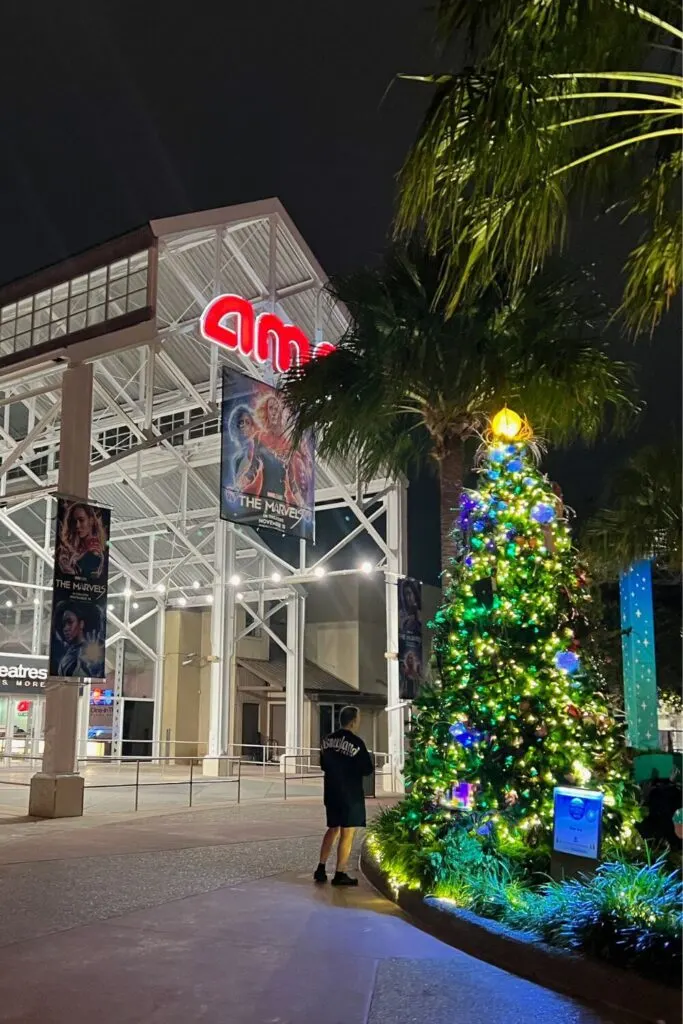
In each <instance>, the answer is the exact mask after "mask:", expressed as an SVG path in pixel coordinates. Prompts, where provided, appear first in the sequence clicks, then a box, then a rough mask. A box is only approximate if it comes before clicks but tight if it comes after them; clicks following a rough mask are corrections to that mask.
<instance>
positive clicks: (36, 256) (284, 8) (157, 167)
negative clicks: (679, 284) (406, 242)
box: [0, 0, 681, 578]
mask: <svg viewBox="0 0 683 1024" xmlns="http://www.w3.org/2000/svg"><path fill="white" fill-rule="evenodd" d="M427 7H428V4H427V3H425V0H346V2H344V3H341V4H331V3H320V2H317V3H316V2H314V0H308V2H304V0H287V2H284V3H283V2H282V0H280V2H274V0H261V2H259V3H253V4H248V5H240V6H239V7H238V5H236V4H234V3H224V4H222V5H221V4H208V3H206V2H205V0H198V2H195V3H193V4H187V3H182V4H179V3H172V2H170V3H169V2H165V3H162V2H160V0H144V2H142V3H141V2H140V0H117V2H116V3H113V2H111V0H98V2H97V3H95V4H93V3H92V2H91V0H70V3H68V4H61V5H48V4H46V3H45V2H44V0H33V2H31V0H29V2H24V3H17V4H10V5H7V9H6V10H5V11H3V38H4V40H5V42H6V46H7V48H6V50H5V53H4V55H3V61H2V63H1V64H0V86H1V94H2V96H3V97H4V100H3V104H2V111H1V112H0V125H1V127H2V135H1V137H2V159H1V160H0V224H1V225H2V246H0V281H2V282H4V281H8V280H11V279H13V278H16V277H20V276H23V275H24V274H27V273H29V272H31V271H33V270H36V269H38V268H39V267H41V266H45V265H47V264H50V263H54V262H57V261H59V260H61V259H63V258H64V257H66V256H68V255H70V254H73V253H74V252H78V251H80V250H82V249H85V248H87V247H89V246H91V245H95V244H97V243H100V242H103V241H105V240H107V239H108V238H111V237H114V236H116V235H119V234H122V233H124V232H126V231H128V230H130V229H132V228H134V227H137V226H138V225H140V224H143V223H145V222H146V221H148V220H150V219H152V218H155V217H163V216H169V215H172V214H180V213H185V212H188V211H191V210H199V209H206V208H210V207H216V206H227V205H231V204H233V203H240V202H246V201H250V200H255V199H260V198H264V197H267V196H278V197H279V198H280V199H281V200H282V202H283V203H284V205H285V207H286V209H287V210H288V211H289V213H290V214H291V215H292V217H293V218H294V220H295V222H296V223H297V226H298V227H299V229H300V230H301V232H302V234H303V236H304V238H305V239H306V240H307V242H308V244H309V245H310V247H311V249H312V250H313V251H314V252H315V254H316V255H317V257H318V258H319V260H320V262H321V263H322V265H323V267H324V268H325V269H326V271H327V272H328V273H334V272H337V271H343V270H349V269H351V268H353V267H355V266H357V265H359V264H362V263H364V262H368V261H375V260H376V259H377V258H378V255H379V253H380V252H381V250H382V247H383V245H384V243H385V240H386V237H387V232H388V229H389V224H390V219H391V214H392V207H393V201H394V176H395V174H396V171H397V170H398V167H399V165H400V163H401V160H402V158H403V156H404V154H405V151H406V149H407V147H408V145H409V144H410V141H411V139H412V137H413V135H414V132H415V129H416V127H417V124H418V122H419V118H420V113H421V110H422V108H423V103H424V101H425V99H426V96H427V94H426V92H425V91H423V90H422V89H421V88H420V87H418V86H416V85H411V84H409V83H401V82H399V83H396V84H394V85H393V86H392V88H391V89H389V92H388V94H387V95H386V96H385V92H386V90H387V87H388V86H389V85H390V83H391V82H392V79H393V77H394V75H395V74H396V73H398V72H421V71H429V70H433V69H436V68H438V67H439V66H440V65H439V63H438V61H437V60H436V58H434V56H433V49H432V21H431V17H430V14H429V12H428V10H427ZM629 240H630V236H627V235H625V234H624V230H623V229H620V228H619V226H618V224H616V222H615V223H612V224H609V225H607V226H606V225H604V224H602V225H595V224H594V223H593V222H592V220H591V218H588V217H583V218H581V219H580V220H579V219H577V222H576V224H575V229H574V239H573V243H572V250H573V255H574V258H575V259H576V258H577V256H578V258H580V259H587V258H588V259H590V260H591V261H595V262H596V264H597V268H596V269H597V273H598V279H599V283H600V286H601V287H602V289H603V290H604V292H605V294H606V297H607V299H608V300H609V301H612V302H614V301H616V300H617V299H618V295H619V290H618V288H619V285H618V267H619V264H620V262H621V260H622V258H623V256H624V254H625V251H626V248H625V246H626V243H627V241H629ZM618 333H619V332H618V329H617V328H615V329H614V334H615V337H618ZM680 335H681V322H680V307H679V309H678V310H677V312H676V313H675V314H674V315H671V316H669V317H668V318H667V320H666V322H665V324H663V325H662V327H661V328H660V329H659V331H658V332H657V335H656V337H655V338H654V339H653V341H651V342H647V341H646V342H640V343H639V344H638V346H636V347H633V346H632V344H631V343H630V342H627V341H623V340H622V341H621V342H620V345H619V348H620V353H619V354H620V355H621V356H622V357H627V358H630V359H634V360H637V361H638V362H639V363H640V364H641V369H640V371H639V380H640V384H641V389H642V393H643V397H644V398H645V399H646V401H647V402H648V411H647V413H646V414H645V416H644V417H643V418H642V422H641V425H640V428H639V431H638V434H636V435H631V436H629V438H628V440H625V441H622V442H619V443H611V444H609V445H604V446H601V447H600V448H599V449H598V450H594V451H586V450H583V449H576V450H573V451H570V452H567V453H554V454H553V455H552V456H551V457H550V458H549V459H548V461H547V463H546V465H547V467H548V469H549V471H550V472H551V474H552V476H553V477H554V478H555V479H557V480H558V481H559V482H560V483H561V484H562V486H563V487H564V490H565V495H566V498H567V500H568V502H569V504H571V505H574V506H575V507H576V508H577V510H578V511H579V513H582V514H585V512H586V511H588V510H589V509H590V508H591V507H593V506H594V505H595V502H596V501H597V500H598V498H599V494H600V491H601V489H602V487H603V484H604V480H605V475H606V473H607V472H608V471H609V468H610V466H612V465H614V463H615V461H618V460H619V459H620V458H621V457H622V456H625V455H627V454H628V452H629V451H631V450H633V448H634V447H636V446H637V445H638V443H641V442H642V441H648V442H649V441H657V440H663V439H665V438H666V437H668V436H671V437H673V436H674V435H675V436H679V435H680V380H681V356H680ZM412 490H413V494H412V495H411V518H412V524H413V525H418V527H419V528H418V530H417V531H415V530H413V531H411V532H412V533H413V534H414V535H415V534H417V533H419V534H420V536H421V537H425V536H428V535H431V536H432V541H434V540H436V536H437V533H438V528H437V525H436V519H435V509H434V494H435V487H434V486H433V484H430V483H426V484H420V485H418V487H415V488H413V489H412ZM432 521H433V528H432ZM425 526H426V527H427V528H426V529H425V528H424V527H425ZM437 544H438V542H437ZM411 555H412V558H411V562H412V563H413V564H412V565H411V569H412V571H413V572H415V573H416V574H417V575H420V576H424V577H425V578H432V577H434V575H435V573H436V571H437V566H438V546H437V547H435V546H434V543H433V542H432V543H431V545H430V544H429V542H428V541H427V542H423V541H422V540H421V541H420V542H419V543H417V544H413V548H412V552H411Z"/></svg>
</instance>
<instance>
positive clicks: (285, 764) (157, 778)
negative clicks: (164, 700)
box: [0, 744, 390, 811]
mask: <svg viewBox="0 0 683 1024" xmlns="http://www.w3.org/2000/svg"><path fill="white" fill-rule="evenodd" d="M246 746H248V745H240V747H246ZM251 746H252V747H254V746H256V745H254V744H252V745H251ZM258 746H259V749H260V748H261V746H262V745H258ZM319 754H320V752H319V750H318V748H303V749H301V750H299V751H297V752H296V753H291V754H284V753H283V754H281V755H280V756H279V757H278V759H277V761H272V762H265V761H264V760H261V762H255V761H253V760H252V759H248V760H246V761H245V758H244V754H243V753H241V754H230V755H227V754H224V755H222V756H218V757H210V758H204V757H189V756H187V755H186V756H185V757H178V756H177V755H176V756H172V757H144V758H141V757H134V756H123V755H121V756H118V755H107V756H104V755H100V756H89V757H81V758H78V760H77V763H76V770H77V771H78V770H81V771H83V772H84V788H85V790H86V793H87V792H90V791H94V790H98V791H102V792H106V791H108V790H126V789H127V790H131V791H132V793H133V809H134V810H135V811H138V810H139V809H140V799H141V792H142V791H144V790H146V789H154V788H159V787H179V786H185V787H187V804H186V806H188V807H192V806H195V797H196V794H197V791H198V787H201V789H203V790H205V789H206V787H210V786H215V785H222V784H225V783H227V784H229V785H234V786H236V802H237V803H238V804H239V803H241V802H242V800H243V797H244V792H243V781H245V779H246V781H247V783H248V789H247V796H251V797H252V798H253V799H257V800H258V799H270V798H272V797H273V796H276V795H277V794H278V791H279V792H281V794H282V798H283V799H284V800H287V799H289V798H291V797H292V796H294V795H295V793H296V790H297V789H298V790H299V793H298V795H299V796H313V795H317V793H319V791H320V790H319V789H317V788H316V789H314V790H313V791H311V789H310V788H309V789H308V791H307V792H302V790H305V789H306V784H307V783H309V782H312V783H315V782H317V781H319V780H321V779H322V778H323V777H324V776H323V772H322V771H321V769H320V763H319ZM373 758H374V761H375V784H377V789H379V790H380V791H381V790H382V789H383V787H382V785H381V783H380V779H381V778H382V777H383V775H384V773H385V766H386V765H387V764H389V763H390V755H389V754H385V753H381V752H375V753H373ZM41 760H42V759H41V758H40V757H37V756H34V755H29V754H26V755H16V754H15V755H12V756H7V757H6V758H3V759H2V761H3V762H5V763H6V762H10V765H9V767H10V770H12V765H14V766H17V765H20V766H21V767H17V768H15V774H21V773H22V768H25V769H29V770H30V769H33V768H34V767H35V766H39V765H40V763H41ZM205 762H210V763H211V764H212V768H213V771H212V773H211V774H209V775H204V774H203V767H204V763H205ZM252 764H254V766H255V768H256V772H254V771H251V770H250V768H251V765H252ZM221 766H222V767H223V770H221ZM100 767H101V768H104V769H106V774H107V775H109V774H110V773H111V778H112V781H109V780H108V779H107V780H106V781H102V779H103V776H102V773H98V774H96V775H95V776H94V778H92V777H89V772H88V769H97V768H100ZM184 768H186V769H187V772H186V773H183V774H184V777H183V778H178V772H179V771H180V770H182V769H184ZM198 769H199V771H198ZM259 769H261V770H259ZM266 769H271V771H270V772H267V771H266ZM146 770H149V774H148V775H147V777H146ZM200 772H201V773H202V774H201V775H200ZM214 772H216V774H214ZM149 776H152V777H151V778H150V777H149ZM280 779H281V780H282V789H281V790H280V787H279V782H280ZM266 780H268V781H267V784H266V791H262V788H261V787H262V784H263V783H265V782H266ZM2 786H7V787H25V788H28V787H29V786H30V780H29V779H26V780H25V781H24V780H23V779H11V778H10V779H6V778H2V776H0V787H2ZM254 786H256V792H254V788H253V787H254ZM274 790H275V792H274ZM366 795H367V796H376V795H377V791H376V789H375V788H374V786H373V787H372V792H371V793H369V792H368V791H367V790H366ZM176 806H178V805H177V804H176ZM105 809H106V810H112V809H115V808H112V807H111V806H110V807H108V808H102V810H105Z"/></svg>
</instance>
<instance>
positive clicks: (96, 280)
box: [88, 267, 107, 291]
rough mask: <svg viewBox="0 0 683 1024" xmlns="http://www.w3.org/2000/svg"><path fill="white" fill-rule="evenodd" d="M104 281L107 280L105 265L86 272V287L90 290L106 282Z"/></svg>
mask: <svg viewBox="0 0 683 1024" xmlns="http://www.w3.org/2000/svg"><path fill="white" fill-rule="evenodd" d="M106 281H107V268H106V267H98V268H97V270H91V271H90V273H89V274H88V289H89V290H90V291H92V290H93V288H97V287H100V286H101V285H103V284H106Z"/></svg>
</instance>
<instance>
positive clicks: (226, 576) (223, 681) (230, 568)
mask: <svg viewBox="0 0 683 1024" xmlns="http://www.w3.org/2000/svg"><path fill="white" fill-rule="evenodd" d="M215 565H216V568H217V569H218V572H219V575H218V577H217V578H216V580H215V582H214V585H213V604H212V606H211V655H212V658H213V659H215V660H213V661H212V662H211V691H210V699H209V742H208V752H207V756H206V757H205V758H204V762H203V771H204V773H205V774H207V775H218V774H224V773H225V772H227V770H228V769H227V765H226V764H225V763H224V764H220V763H219V762H218V761H217V760H215V759H216V758H219V757H220V756H221V755H225V754H228V753H230V747H231V743H230V738H231V728H232V712H233V705H234V699H233V698H234V688H235V673H234V661H235V590H236V588H235V587H234V586H233V585H231V583H230V579H231V578H232V577H233V576H234V573H235V534H234V531H233V530H232V529H231V527H230V526H229V524H228V523H225V522H223V521H219V522H218V523H216V546H215Z"/></svg>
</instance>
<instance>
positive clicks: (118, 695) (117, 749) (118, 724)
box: [111, 615, 128, 757]
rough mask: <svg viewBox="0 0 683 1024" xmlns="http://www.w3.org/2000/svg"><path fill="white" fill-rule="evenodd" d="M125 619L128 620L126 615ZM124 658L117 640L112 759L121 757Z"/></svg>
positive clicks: (122, 644)
mask: <svg viewBox="0 0 683 1024" xmlns="http://www.w3.org/2000/svg"><path fill="white" fill-rule="evenodd" d="M126 618H128V616H127V615H126ZM126 625H127V623H126ZM125 657H126V648H125V640H123V639H121V640H117V641H116V643H115V644H114V707H113V711H112V722H111V752H112V756H113V757H121V742H122V739H123V673H124V668H125Z"/></svg>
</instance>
